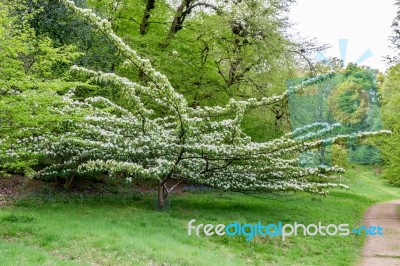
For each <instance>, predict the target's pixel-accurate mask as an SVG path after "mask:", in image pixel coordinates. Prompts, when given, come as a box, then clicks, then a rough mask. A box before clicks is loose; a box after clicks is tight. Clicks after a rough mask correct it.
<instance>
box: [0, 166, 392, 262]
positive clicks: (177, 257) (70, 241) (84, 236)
mask: <svg viewBox="0 0 400 266" xmlns="http://www.w3.org/2000/svg"><path fill="white" fill-rule="evenodd" d="M346 182H347V183H349V184H350V185H351V187H352V189H351V190H349V191H332V192H331V193H330V195H329V196H328V197H326V198H320V197H315V196H310V195H303V194H299V195H296V196H291V197H287V198H274V197H273V196H268V199H258V198H253V197H249V196H243V195H240V194H233V193H232V194H219V193H193V194H190V195H188V194H187V195H180V196H177V195H175V196H173V199H172V204H171V205H172V209H171V211H169V212H167V213H160V212H156V211H153V209H152V206H153V203H154V202H153V201H154V195H147V196H144V197H142V196H140V197H138V196H134V195H131V196H126V195H125V196H115V197H109V196H108V197H102V198H100V197H95V198H94V197H91V198H84V199H77V198H75V199H71V198H65V197H64V198H62V197H61V196H59V197H57V198H56V199H54V198H53V199H52V200H51V201H47V202H40V201H39V200H37V199H36V200H35V201H33V200H23V201H20V202H18V203H17V204H16V205H15V206H13V207H3V208H1V209H0V257H1V261H0V264H2V265H16V264H18V265H91V264H99V265H137V264H145V265H148V264H149V263H150V264H162V263H166V264H171V265H176V264H181V265H242V264H243V265H244V264H248V263H251V264H258V265H265V264H279V265H349V264H352V263H354V262H355V261H356V260H357V258H358V256H359V253H360V250H361V247H362V245H363V241H364V237H360V236H354V235H351V236H348V237H304V236H298V237H290V238H289V239H287V240H286V241H285V242H282V241H281V239H280V238H268V237H266V238H259V237H257V238H255V239H253V240H252V241H249V242H247V241H245V239H244V238H242V237H216V236H214V237H188V236H187V229H186V228H187V223H188V221H189V220H191V219H197V222H196V223H200V222H202V223H212V224H218V223H230V222H234V221H235V220H238V221H239V222H249V223H256V222H257V221H259V220H261V221H264V222H274V223H276V222H278V221H282V222H284V223H293V222H294V221H297V222H301V223H304V224H309V223H318V222H322V223H325V224H327V223H335V224H339V223H348V224H350V226H353V225H360V224H361V223H362V220H361V219H362V216H363V213H364V211H365V210H366V208H367V207H368V206H369V205H371V204H373V203H375V202H377V201H386V200H390V199H395V198H397V199H398V198H400V189H397V188H391V187H389V186H387V185H386V184H385V183H384V181H382V180H379V179H378V178H377V177H376V176H374V174H373V172H372V170H371V169H369V168H366V167H357V168H356V169H350V170H349V172H348V173H347V174H346ZM16 261H17V262H18V263H15V262H16Z"/></svg>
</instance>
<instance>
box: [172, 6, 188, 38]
mask: <svg viewBox="0 0 400 266" xmlns="http://www.w3.org/2000/svg"><path fill="white" fill-rule="evenodd" d="M190 3H191V0H182V2H181V4H180V5H179V7H178V9H177V10H176V13H175V17H174V19H173V21H172V24H171V28H170V29H169V34H168V35H169V36H170V37H172V36H174V35H175V34H176V33H177V32H178V31H179V30H181V29H182V25H183V22H184V21H185V18H186V15H187V13H186V12H185V10H186V9H187V8H188V7H189V5H190Z"/></svg>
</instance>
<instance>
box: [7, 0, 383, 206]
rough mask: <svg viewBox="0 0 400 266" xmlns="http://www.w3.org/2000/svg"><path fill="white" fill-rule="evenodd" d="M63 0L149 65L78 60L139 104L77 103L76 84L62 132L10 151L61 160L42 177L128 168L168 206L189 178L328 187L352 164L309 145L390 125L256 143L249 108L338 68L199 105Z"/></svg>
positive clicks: (223, 184)
mask: <svg viewBox="0 0 400 266" xmlns="http://www.w3.org/2000/svg"><path fill="white" fill-rule="evenodd" d="M62 2H64V3H65V5H66V6H67V7H68V8H69V9H71V10H73V11H74V12H76V13H77V14H78V15H79V16H81V17H82V18H84V19H86V20H87V21H89V22H90V23H92V24H93V25H94V26H95V27H96V28H98V30H99V31H101V32H102V33H103V34H104V35H105V36H106V37H107V38H108V39H109V40H110V41H111V42H112V43H113V44H114V45H115V46H116V47H117V48H118V50H119V51H120V53H121V54H122V55H123V56H124V57H125V58H126V59H127V61H126V64H128V65H129V64H130V65H132V66H135V67H137V68H139V69H140V71H142V72H143V74H144V75H145V77H146V79H144V80H146V82H147V83H146V84H139V83H136V82H133V81H130V80H128V79H127V78H124V77H120V76H118V75H116V74H113V73H102V72H96V71H92V70H89V69H85V68H82V67H78V66H74V67H73V68H72V69H71V71H72V72H73V73H74V74H76V75H79V76H80V77H86V78H87V79H91V80H92V81H96V82H98V83H100V84H108V85H111V86H113V87H115V88H116V89H118V90H120V91H121V93H123V94H124V97H125V98H126V101H127V102H128V103H129V106H131V107H130V108H124V107H121V106H119V105H117V104H115V103H113V102H112V101H110V100H109V99H107V98H104V97H92V98H88V99H86V100H84V101H78V100H75V98H74V90H73V89H72V90H71V91H70V92H69V93H68V94H66V95H64V102H65V105H64V106H61V107H58V108H55V109H54V110H53V111H54V112H57V113H59V114H60V115H64V116H66V117H69V118H72V119H68V120H66V121H64V124H63V129H64V131H63V132H62V134H59V133H57V134H56V133H49V134H45V135H40V136H34V137H30V138H28V139H23V140H20V141H18V143H13V144H11V145H9V147H8V149H7V151H6V154H8V156H9V157H19V156H23V155H26V154H31V155H32V154H33V155H40V156H45V157H47V158H53V159H54V160H55V161H57V162H58V163H55V164H53V165H51V166H49V167H46V168H45V169H43V170H40V171H39V172H37V173H36V175H38V176H41V177H68V180H70V181H72V180H73V177H74V176H76V175H82V174H88V173H91V174H93V173H108V174H109V175H110V176H116V175H119V176H121V175H123V176H124V177H126V179H127V180H128V181H131V180H132V179H152V180H157V181H158V207H159V208H160V209H162V208H164V207H165V203H166V199H167V197H168V196H169V195H170V194H171V192H172V191H173V190H174V189H175V188H176V187H177V185H178V184H179V183H180V182H182V181H189V182H194V183H198V184H205V185H208V186H211V187H215V188H219V189H223V190H225V191H245V192H272V191H305V192H310V193H317V194H325V193H326V191H325V189H326V188H332V187H344V188H345V187H346V186H345V185H343V184H340V183H337V182H336V181H335V179H334V175H332V174H335V173H340V172H342V171H344V169H342V168H340V167H337V166H334V167H327V166H320V167H317V168H311V167H301V166H299V159H298V158H299V154H300V153H302V152H305V151H308V150H311V149H315V148H317V147H319V146H321V145H324V144H325V143H334V142H336V141H340V140H345V139H347V138H349V137H354V136H356V137H358V138H362V137H365V136H369V135H376V134H380V133H388V132H387V131H380V132H358V133H354V134H350V135H337V136H334V137H329V138H328V137H326V133H327V132H329V131H331V130H332V129H334V127H335V126H336V125H329V124H325V123H316V124H312V125H309V126H306V127H304V128H300V129H297V130H295V131H294V132H292V133H289V134H286V135H285V136H283V137H281V138H278V139H274V140H272V141H269V142H265V143H255V142H252V141H251V139H250V137H249V136H247V135H246V134H244V133H243V132H242V130H241V127H240V125H241V122H242V119H243V115H244V112H245V110H246V109H248V108H254V107H258V106H263V105H270V104H274V103H277V102H279V101H282V100H284V99H285V98H286V97H287V96H288V95H289V94H290V93H295V92H297V91H299V90H302V89H304V88H305V87H306V86H308V85H310V84H315V83H318V82H321V81H323V80H325V79H326V78H328V77H329V75H326V76H318V77H315V78H311V79H308V80H306V81H305V82H303V83H302V84H301V85H298V86H295V87H292V88H291V89H290V90H288V91H287V92H285V93H283V94H282V95H274V96H272V97H268V98H262V99H254V98H252V99H248V100H245V101H237V100H234V99H231V100H230V102H229V103H228V104H227V105H226V106H214V107H197V108H192V107H189V106H188V103H187V101H186V100H185V98H184V97H183V96H182V95H181V94H179V93H177V92H176V91H175V89H174V88H173V87H172V86H171V84H170V82H169V80H168V79H167V77H166V76H164V75H163V74H161V73H159V72H157V71H156V70H155V69H154V68H153V67H152V65H151V63H150V61H149V60H146V59H143V58H141V57H140V56H139V55H138V54H137V52H136V51H135V50H133V49H132V48H131V47H129V46H128V45H126V44H125V43H124V41H123V40H122V39H121V38H119V37H118V36H117V35H115V33H114V32H113V30H112V28H111V24H110V23H109V22H108V21H107V20H105V19H102V18H100V17H98V16H97V15H96V14H94V13H93V12H92V11H91V10H90V9H81V8H78V7H77V6H75V4H74V2H73V1H69V0H63V1H62ZM160 110H161V111H160ZM74 117H83V119H73V118H74ZM310 130H312V133H310ZM324 136H325V137H324ZM2 141H3V142H5V141H7V140H4V139H3V140H2ZM0 142H1V140H0Z"/></svg>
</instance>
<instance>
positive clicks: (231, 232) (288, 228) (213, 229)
mask: <svg viewBox="0 0 400 266" xmlns="http://www.w3.org/2000/svg"><path fill="white" fill-rule="evenodd" d="M195 223H196V220H195V219H192V220H190V221H189V223H188V229H187V230H188V235H189V236H193V235H195V236H201V235H202V236H214V235H215V236H230V237H233V236H243V237H245V238H246V240H247V241H250V240H252V239H253V238H254V237H256V236H260V237H280V238H281V239H282V241H285V239H286V238H287V237H290V236H300V235H302V236H311V237H312V236H317V235H320V236H343V237H344V236H349V235H351V233H353V234H354V235H370V236H383V228H382V227H381V226H379V225H378V226H369V227H367V226H364V225H363V226H360V227H358V228H353V229H352V230H350V228H351V227H350V225H349V224H339V225H336V224H328V225H324V224H322V223H321V222H318V224H308V225H305V224H302V223H297V222H295V223H293V224H288V223H286V224H284V223H282V222H278V223H276V224H274V223H270V224H264V223H263V222H261V221H259V222H257V223H255V224H250V223H245V224H241V223H239V222H237V221H235V222H233V223H229V224H227V225H225V224H217V225H213V224H201V223H200V224H195Z"/></svg>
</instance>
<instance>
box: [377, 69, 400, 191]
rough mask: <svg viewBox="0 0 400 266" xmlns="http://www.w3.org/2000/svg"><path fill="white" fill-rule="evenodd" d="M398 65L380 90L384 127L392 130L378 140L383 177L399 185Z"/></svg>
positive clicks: (399, 82) (399, 110)
mask: <svg viewBox="0 0 400 266" xmlns="http://www.w3.org/2000/svg"><path fill="white" fill-rule="evenodd" d="M399 87H400V65H397V66H394V67H392V68H391V69H390V70H389V71H388V73H387V76H386V78H385V81H384V83H383V85H382V88H381V92H380V93H381V97H382V107H381V109H382V114H383V118H384V123H385V126H386V127H387V128H389V129H391V130H392V132H393V134H392V135H391V136H390V137H387V138H382V139H381V140H380V147H381V151H382V154H383V156H384V160H385V164H386V167H385V171H384V177H385V178H387V179H388V180H390V181H391V182H392V183H395V184H397V185H400V177H399V173H400V156H399V154H400V120H399V113H400V90H399Z"/></svg>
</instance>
